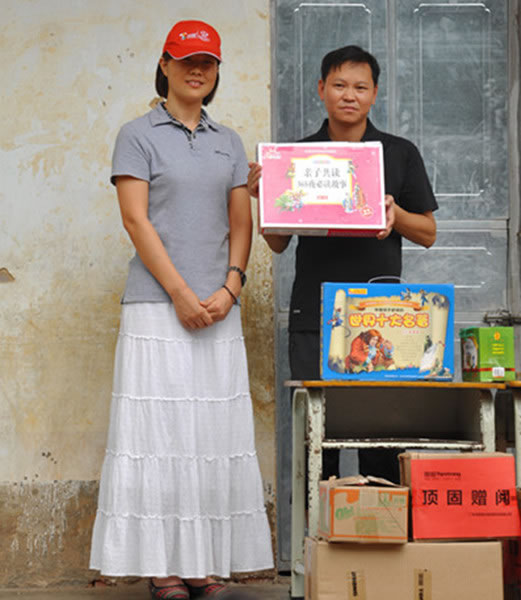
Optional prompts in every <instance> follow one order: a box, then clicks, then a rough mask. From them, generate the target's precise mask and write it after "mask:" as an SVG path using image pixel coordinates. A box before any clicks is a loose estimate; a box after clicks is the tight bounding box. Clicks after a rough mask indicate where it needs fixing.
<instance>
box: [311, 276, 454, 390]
mask: <svg viewBox="0 0 521 600" xmlns="http://www.w3.org/2000/svg"><path fill="white" fill-rule="evenodd" d="M322 310H323V313H322V364H321V367H322V377H323V378H324V379H372V380H378V379H387V380H390V379H436V380H439V379H441V380H450V379H452V376H453V370H454V369H453V366H454V365H453V363H454V348H453V327H454V325H453V313H454V291H453V287H452V286H450V285H440V286H435V285H427V284H426V285H419V284H415V285H408V286H407V285H397V284H365V285H363V284H362V285H361V284H331V283H325V284H323V306H322Z"/></svg>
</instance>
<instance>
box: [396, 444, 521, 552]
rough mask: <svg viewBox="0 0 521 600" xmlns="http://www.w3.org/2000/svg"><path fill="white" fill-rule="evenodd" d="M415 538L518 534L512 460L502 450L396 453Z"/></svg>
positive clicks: (489, 536) (518, 520)
mask: <svg viewBox="0 0 521 600" xmlns="http://www.w3.org/2000/svg"><path fill="white" fill-rule="evenodd" d="M400 473H401V482H402V484H403V485H407V486H409V487H410V488H411V511H412V537H413V539H415V540H443V539H451V540H458V539H487V538H510V537H518V536H520V535H521V525H520V519H519V510H518V505H517V497H516V478H515V465H514V457H513V456H512V455H509V454H503V453H501V452H490V453H487V452H473V453H461V454H458V453H428V452H406V453H405V454H401V455H400Z"/></svg>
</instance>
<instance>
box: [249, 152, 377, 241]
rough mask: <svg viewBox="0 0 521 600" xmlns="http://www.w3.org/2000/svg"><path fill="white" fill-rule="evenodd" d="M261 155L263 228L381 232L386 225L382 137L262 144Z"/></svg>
mask: <svg viewBox="0 0 521 600" xmlns="http://www.w3.org/2000/svg"><path fill="white" fill-rule="evenodd" d="M258 159H259V163H260V164H261V165H262V177H261V180H260V187H259V225H260V228H261V231H264V232H268V231H274V230H279V229H282V230H288V231H292V230H295V231H297V232H299V233H305V232H306V230H310V229H311V231H312V232H313V233H314V234H316V230H320V229H322V230H323V233H322V235H327V231H328V230H336V231H342V230H343V231H344V233H345V234H350V233H349V232H351V233H352V234H354V235H357V234H361V233H363V234H365V235H368V234H372V235H376V233H377V232H378V231H380V230H382V229H384V228H385V203H384V177H383V154H382V146H381V144H380V142H367V143H358V144H348V143H339V142H328V143H317V142H314V143H309V144H259V147H258ZM318 235H320V233H319V234H318Z"/></svg>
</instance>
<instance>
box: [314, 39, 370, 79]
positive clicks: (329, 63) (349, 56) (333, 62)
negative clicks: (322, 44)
mask: <svg viewBox="0 0 521 600" xmlns="http://www.w3.org/2000/svg"><path fill="white" fill-rule="evenodd" d="M346 62H351V63H366V64H368V65H369V66H370V67H371V73H372V75H373V82H374V84H375V85H378V77H379V75H380V65H379V64H378V61H377V60H376V58H375V57H374V56H373V55H372V54H370V53H369V52H366V51H365V50H363V49H362V48H360V46H344V47H343V48H337V49H336V50H332V51H331V52H329V53H328V54H326V55H325V56H324V58H323V59H322V68H321V75H322V81H326V79H327V76H328V75H329V73H330V71H331V70H332V69H338V68H339V67H341V66H342V65H343V64H344V63H346Z"/></svg>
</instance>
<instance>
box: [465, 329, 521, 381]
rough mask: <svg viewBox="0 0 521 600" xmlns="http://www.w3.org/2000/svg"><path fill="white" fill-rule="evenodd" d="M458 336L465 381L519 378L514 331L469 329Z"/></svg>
mask: <svg viewBox="0 0 521 600" xmlns="http://www.w3.org/2000/svg"><path fill="white" fill-rule="evenodd" d="M459 335H460V340H461V370H462V373H463V381H509V380H512V379H515V378H516V360H515V349H514V328H513V327H468V328H467V329H460V332H459Z"/></svg>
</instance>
